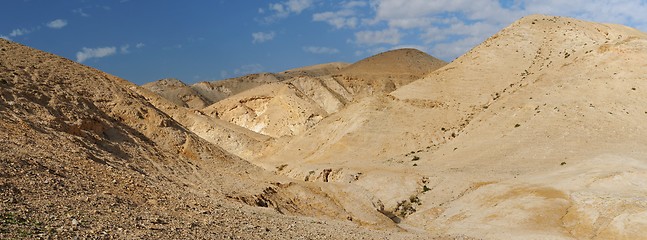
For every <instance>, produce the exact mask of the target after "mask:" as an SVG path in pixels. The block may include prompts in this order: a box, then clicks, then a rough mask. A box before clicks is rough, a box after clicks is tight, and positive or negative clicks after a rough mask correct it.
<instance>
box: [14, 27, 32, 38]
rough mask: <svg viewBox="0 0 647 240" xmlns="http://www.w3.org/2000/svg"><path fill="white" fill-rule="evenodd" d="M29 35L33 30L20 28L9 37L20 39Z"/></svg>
mask: <svg viewBox="0 0 647 240" xmlns="http://www.w3.org/2000/svg"><path fill="white" fill-rule="evenodd" d="M29 33H31V30H28V29H26V28H18V29H14V30H13V31H11V33H9V37H18V36H22V35H25V34H29Z"/></svg>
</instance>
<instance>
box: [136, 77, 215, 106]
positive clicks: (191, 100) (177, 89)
mask: <svg viewBox="0 0 647 240" xmlns="http://www.w3.org/2000/svg"><path fill="white" fill-rule="evenodd" d="M142 87H144V88H146V89H148V90H150V91H152V92H154V93H156V94H158V95H160V96H161V97H163V98H165V99H167V100H169V101H170V102H172V103H174V104H176V105H178V106H180V107H186V108H193V109H201V108H204V107H206V106H209V105H211V103H213V102H212V101H211V100H207V99H205V97H203V96H202V95H201V94H200V93H198V92H197V91H195V90H194V89H193V88H191V87H189V86H187V85H186V84H185V83H183V82H182V81H180V80H177V79H174V78H167V79H162V80H159V81H155V82H151V83H147V84H144V85H142Z"/></svg>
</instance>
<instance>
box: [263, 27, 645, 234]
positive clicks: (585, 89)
mask: <svg viewBox="0 0 647 240" xmlns="http://www.w3.org/2000/svg"><path fill="white" fill-rule="evenodd" d="M646 52H647V36H646V35H645V33H642V32H639V31H637V30H634V29H631V28H627V27H624V26H618V25H610V24H597V23H590V22H585V21H580V20H576V19H571V18H561V17H551V16H543V15H532V16H528V17H525V18H523V19H521V20H519V21H518V22H515V23H514V24H512V25H511V26H509V27H507V28H505V29H504V30H502V31H501V32H499V33H497V34H496V35H494V36H492V37H491V38H490V39H488V40H487V41H485V42H484V43H482V44H481V45H479V46H477V47H476V48H474V49H472V50H471V51H470V52H468V53H467V54H465V55H463V56H461V57H459V58H458V59H456V60H455V61H453V62H452V63H450V64H449V65H447V66H445V67H444V68H441V69H439V70H437V71H434V72H432V73H430V74H429V75H427V76H426V77H424V78H423V79H420V80H417V81H414V82H412V83H410V84H408V85H405V86H403V87H401V88H399V89H397V90H395V91H394V92H392V93H391V94H390V95H389V96H388V97H376V96H375V97H366V98H363V99H361V100H360V101H359V102H357V103H353V104H352V105H349V106H347V107H345V108H344V109H342V110H341V111H339V112H338V113H336V114H334V115H332V116H330V117H328V118H326V119H324V120H322V121H321V122H320V123H319V124H318V125H317V126H315V127H313V128H312V129H311V130H309V131H307V132H305V133H304V134H302V135H300V136H297V137H295V138H293V139H291V140H290V141H289V142H288V143H287V144H283V145H282V146H279V147H276V148H275V149H274V150H273V151H272V152H268V153H266V155H265V157H262V158H259V159H255V160H253V161H254V162H255V163H256V164H258V165H261V166H266V168H272V167H273V166H283V167H282V168H281V172H282V173H283V174H285V175H287V176H291V177H294V178H297V179H304V180H307V181H323V180H324V177H325V180H327V181H339V182H352V183H353V184H356V185H359V186H362V187H363V188H365V189H367V191H369V192H372V193H373V194H375V196H376V197H377V198H379V199H380V200H381V201H382V202H383V203H384V204H385V211H389V212H390V213H392V214H394V215H397V216H399V217H401V218H402V222H403V223H406V224H410V225H413V226H416V227H419V228H422V229H426V230H427V231H430V232H434V231H440V232H451V233H459V232H460V233H465V234H467V235H469V236H473V237H484V238H488V239H501V238H510V237H513V236H514V237H515V238H522V237H524V236H525V237H526V238H543V237H549V238H564V239H567V238H599V239H610V238H613V239H618V238H626V239H633V238H643V237H644V236H642V235H641V233H640V230H639V229H643V228H644V227H645V224H644V222H643V221H642V220H644V216H645V214H647V209H645V208H644V204H645V203H644V202H643V201H642V200H638V199H640V198H641V196H644V194H645V193H644V191H643V190H642V189H641V188H640V187H638V186H643V185H644V184H645V182H644V181H643V180H642V179H643V178H644V177H645V171H644V170H645V167H646V166H647V165H646V164H647V162H645V160H644V159H645V156H646V155H645V153H646V152H647V145H645V144H644V143H645V142H647V139H645V137H644V136H646V135H645V132H644V131H645V128H643V127H641V122H643V121H644V120H645V119H647V114H646V113H645V112H647V111H646V109H644V108H643V106H642V104H640V103H641V102H645V101H646V100H647V99H645V95H644V94H640V91H641V90H640V89H643V88H645V86H644V84H645V83H647V81H645V80H646V79H645V76H647V75H646V74H645V73H646V72H645V71H646V70H645V69H646V68H644V62H645V56H647V55H646V54H645V53H646ZM349 68H350V67H347V68H346V69H349ZM276 149H278V150H276ZM610 186H616V187H614V188H610ZM630 199H632V200H630ZM641 219H642V220H641Z"/></svg>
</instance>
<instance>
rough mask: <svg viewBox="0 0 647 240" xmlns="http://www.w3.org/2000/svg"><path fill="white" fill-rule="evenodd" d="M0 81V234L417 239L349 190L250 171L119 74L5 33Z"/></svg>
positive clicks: (0, 43)
mask: <svg viewBox="0 0 647 240" xmlns="http://www.w3.org/2000/svg"><path fill="white" fill-rule="evenodd" d="M0 85H2V87H1V88H0V98H1V101H0V129H1V130H0V149H2V153H3V154H1V155H0V164H1V165H2V167H1V168H0V181H1V182H0V188H2V193H1V195H0V197H1V198H2V199H1V200H2V201H0V214H1V216H2V225H1V227H2V228H1V229H0V230H1V231H0V236H1V237H2V238H5V237H6V238H12V237H21V238H22V237H29V238H40V237H42V238H49V237H53V238H74V237H79V238H86V237H97V236H102V237H106V238H112V237H115V238H185V237H194V238H217V237H231V238H236V237H239V238H240V237H242V238H281V239H285V238H295V237H303V236H309V237H310V238H321V237H323V238H345V239H356V238H358V237H360V236H373V237H375V238H380V237H385V236H389V237H394V238H400V237H407V238H409V237H415V236H412V235H410V234H406V233H398V231H397V227H395V226H394V225H393V224H391V221H390V220H389V219H388V218H387V217H385V216H384V215H382V214H380V213H379V212H376V211H375V210H374V209H375V205H374V204H375V202H373V201H372V200H371V199H368V197H366V196H364V197H362V196H358V195H354V196H344V194H343V192H344V191H350V192H358V190H357V188H356V187H354V186H337V185H327V186H315V185H311V184H299V183H295V182H293V181H291V180H289V179H286V178H283V177H280V176H276V175H273V174H271V173H269V172H266V171H263V170H262V169H260V168H257V167H254V166H253V165H251V164H249V163H248V162H246V161H243V160H242V159H240V158H238V157H236V156H234V155H232V154H230V153H227V152H225V151H223V150H222V149H221V148H220V147H218V146H216V145H213V144H211V143H209V142H207V141H205V140H204V139H202V138H200V137H198V136H197V135H195V134H194V133H192V132H191V131H189V130H188V129H187V128H185V127H184V126H183V125H181V124H179V123H178V122H176V121H175V120H173V119H172V118H170V117H169V115H167V114H166V113H165V112H162V111H161V110H159V109H158V108H156V107H154V106H153V105H152V104H151V103H150V102H149V100H155V101H158V104H160V105H162V104H164V105H166V106H169V109H171V108H172V107H170V106H172V105H173V103H171V102H168V101H166V100H164V99H161V98H159V97H157V95H155V94H153V93H151V92H148V91H147V90H145V89H143V88H140V87H138V86H136V85H134V84H132V83H130V82H127V81H125V80H123V79H119V78H117V77H114V76H111V75H108V74H106V73H103V72H100V71H98V70H95V69H92V68H89V67H86V66H83V65H79V64H77V63H75V62H72V61H70V60H67V59H64V58H60V57H57V56H54V55H51V54H48V53H44V52H40V51H38V50H35V49H31V48H29V47H25V46H22V45H19V44H16V43H12V42H9V41H6V40H4V39H3V40H0ZM155 98H159V99H155ZM164 101H166V102H164ZM181 109H184V108H181ZM344 199H345V200H344ZM247 204H250V205H254V206H260V207H261V208H258V207H251V206H249V205H247ZM362 209H363V210H362ZM280 213H283V214H287V215H283V214H280ZM322 214H323V215H326V216H329V217H327V219H319V220H314V219H310V218H304V217H297V216H296V215H298V216H302V215H309V216H314V215H316V216H321V215H322ZM291 215H292V216H291ZM333 219H344V221H343V222H342V221H337V220H333ZM347 219H352V220H354V221H355V222H350V221H348V220H347ZM358 223H361V224H367V225H374V226H379V228H382V229H391V230H393V229H396V231H395V232H393V231H391V232H389V233H387V232H383V231H376V230H369V229H360V230H359V231H358V230H357V224H358ZM385 223H386V224H385ZM389 225H390V226H389ZM333 229H334V230H333Z"/></svg>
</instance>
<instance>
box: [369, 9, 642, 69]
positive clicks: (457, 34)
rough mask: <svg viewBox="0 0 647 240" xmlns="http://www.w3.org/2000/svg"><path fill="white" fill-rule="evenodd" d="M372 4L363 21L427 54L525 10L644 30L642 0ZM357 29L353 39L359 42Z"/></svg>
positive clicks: (457, 49) (480, 37)
mask: <svg viewBox="0 0 647 240" xmlns="http://www.w3.org/2000/svg"><path fill="white" fill-rule="evenodd" d="M371 10H372V12H370V15H372V16H370V17H369V18H366V19H362V21H361V23H362V24H363V25H377V24H386V25H387V26H389V28H390V29H396V30H400V31H401V32H404V33H407V34H415V35H418V37H419V40H418V41H415V40H414V41H412V40H410V39H408V41H409V42H403V43H402V44H420V43H424V44H431V45H430V48H429V50H430V52H431V54H433V55H437V56H438V57H441V58H444V59H446V60H450V59H453V58H456V57H458V56H459V55H461V54H463V53H465V52H466V51H468V50H469V49H470V48H472V47H474V46H475V45H477V44H479V43H481V42H482V41H484V40H485V39H487V38H488V37H489V36H491V35H493V34H495V33H496V32H497V31H499V30H500V29H502V28H503V27H505V26H507V25H509V24H511V23H512V22H514V21H516V20H517V19H519V18H521V17H523V16H526V15H529V14H546V15H554V16H567V17H574V18H578V19H583V20H589V21H595V22H608V23H618V24H624V25H630V26H634V27H636V28H638V29H640V30H642V31H647V18H646V17H645V12H647V1H644V0H625V1H606V0H605V1H603V0H598V1H596V0H593V1H591V0H572V1H562V0H514V1H511V2H510V3H508V4H505V5H504V4H503V3H502V1H498V0H479V1H470V0H435V1H428V0H408V1H400V0H372V1H371ZM357 34H360V32H358V33H356V39H357V42H361V41H360V37H361V36H359V37H358V36H357ZM360 35H361V34H360ZM362 36H367V37H368V36H371V35H367V34H364V35H362ZM373 42H379V41H373ZM384 43H386V42H384ZM374 44H380V43H374Z"/></svg>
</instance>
